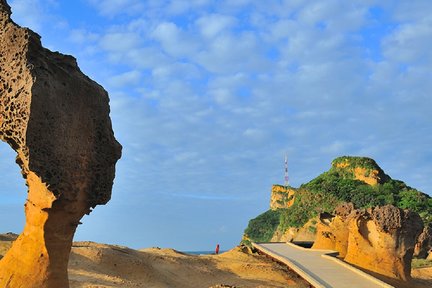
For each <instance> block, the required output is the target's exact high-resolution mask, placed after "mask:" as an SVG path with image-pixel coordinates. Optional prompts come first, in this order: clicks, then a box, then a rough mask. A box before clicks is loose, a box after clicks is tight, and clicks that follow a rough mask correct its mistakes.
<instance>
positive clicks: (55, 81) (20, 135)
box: [0, 0, 121, 287]
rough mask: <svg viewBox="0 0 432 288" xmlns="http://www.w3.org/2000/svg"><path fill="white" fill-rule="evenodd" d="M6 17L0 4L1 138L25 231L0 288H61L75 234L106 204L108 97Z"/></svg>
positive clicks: (2, 267) (0, 271)
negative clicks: (11, 162) (21, 182)
mask: <svg viewBox="0 0 432 288" xmlns="http://www.w3.org/2000/svg"><path fill="white" fill-rule="evenodd" d="M10 15H11V9H10V7H9V5H8V4H7V3H6V1H5V0H0V40H1V41H0V139H1V140H3V141H5V142H7V143H8V144H9V145H10V146H11V147H12V149H14V150H15V151H16V153H17V157H16V162H17V164H18V165H19V166H20V167H21V171H22V175H23V177H24V178H25V179H26V184H27V186H28V197H27V201H26V204H25V213H26V224H25V227H24V231H23V233H22V234H21V235H20V236H19V237H18V239H17V240H16V241H15V243H14V244H13V246H12V248H11V249H10V251H9V252H8V253H7V254H6V255H5V257H4V258H3V259H2V260H1V261H0V287H68V280H67V262H68V257H69V252H70V249H71V244H72V238H73V235H74V232H75V229H76V227H77V225H78V224H79V223H80V222H79V221H80V219H81V218H82V217H83V215H84V214H88V213H90V211H91V209H92V208H94V207H95V206H96V205H99V204H106V203H107V202H108V201H109V199H110V197H111V189H112V185H113V180H114V174H115V164H116V162H117V160H118V159H119V158H120V156H121V145H120V144H119V143H118V142H117V141H116V139H115V138H114V133H113V131H112V126H111V120H110V118H109V112H110V110H109V98H108V94H107V92H106V91H105V90H104V89H103V88H102V87H101V86H100V85H98V84H97V83H96V82H94V81H92V80H91V79H90V78H88V77H87V76H85V75H84V74H83V73H82V72H81V71H80V69H79V68H78V66H77V63H76V60H75V59H74V58H73V57H72V56H67V55H62V54H60V53H58V52H51V51H49V50H48V49H45V48H43V47H42V45H41V41H40V36H39V35H37V34H36V33H34V32H32V31H31V30H30V29H27V28H21V27H19V26H18V25H16V24H15V23H14V22H13V21H12V20H11V19H10Z"/></svg>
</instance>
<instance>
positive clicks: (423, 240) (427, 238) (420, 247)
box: [414, 223, 432, 259]
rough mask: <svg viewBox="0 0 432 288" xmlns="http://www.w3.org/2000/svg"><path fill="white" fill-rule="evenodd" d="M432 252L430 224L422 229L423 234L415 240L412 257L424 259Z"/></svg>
mask: <svg viewBox="0 0 432 288" xmlns="http://www.w3.org/2000/svg"><path fill="white" fill-rule="evenodd" d="M431 250H432V223H429V225H427V226H426V227H424V229H423V232H422V233H421V234H420V236H419V237H418V239H417V243H416V245H415V248H414V256H415V257H417V258H422V259H425V258H427V257H428V254H429V253H430V251H431Z"/></svg>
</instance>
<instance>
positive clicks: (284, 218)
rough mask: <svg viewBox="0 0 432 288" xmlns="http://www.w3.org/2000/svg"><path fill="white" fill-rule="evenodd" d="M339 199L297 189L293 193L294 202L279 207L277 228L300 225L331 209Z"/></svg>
mask: <svg viewBox="0 0 432 288" xmlns="http://www.w3.org/2000/svg"><path fill="white" fill-rule="evenodd" d="M340 202H341V201H340V200H338V199H337V198H336V197H334V196H333V195H330V194H319V193H313V192H311V191H309V190H306V189H299V190H298V191H297V193H296V195H295V200H294V204H293V205H292V206H291V207H289V208H286V209H281V212H280V224H279V230H281V231H285V230H286V229H288V228H289V227H297V228H299V227H302V226H303V225H304V224H306V222H307V221H308V220H309V219H311V218H313V217H315V216H317V215H318V214H319V213H321V212H325V211H333V210H334V208H335V207H336V206H337V204H339V203H340Z"/></svg>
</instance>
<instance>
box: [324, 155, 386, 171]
mask: <svg viewBox="0 0 432 288" xmlns="http://www.w3.org/2000/svg"><path fill="white" fill-rule="evenodd" d="M345 163H349V166H351V167H361V168H365V169H370V170H378V171H382V170H381V168H380V167H379V166H378V164H377V163H376V162H375V160H373V159H371V158H368V157H354V156H342V157H338V158H336V159H334V160H333V161H332V166H333V167H334V166H336V165H337V164H345Z"/></svg>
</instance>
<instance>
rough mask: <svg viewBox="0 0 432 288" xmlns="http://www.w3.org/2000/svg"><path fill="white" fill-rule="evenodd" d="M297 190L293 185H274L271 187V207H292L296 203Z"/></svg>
mask: <svg viewBox="0 0 432 288" xmlns="http://www.w3.org/2000/svg"><path fill="white" fill-rule="evenodd" d="M295 192H296V190H295V189H294V188H291V187H285V186H282V185H273V186H272V189H271V197H270V209H272V210H276V209H279V208H288V207H291V206H292V204H293V203H294V195H295Z"/></svg>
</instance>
